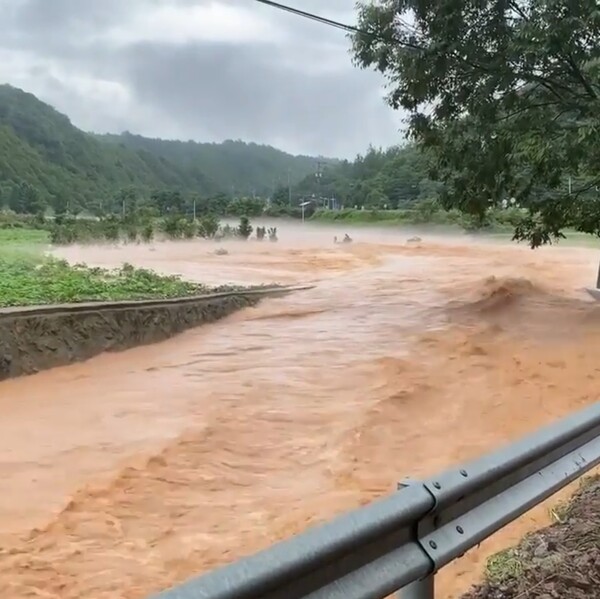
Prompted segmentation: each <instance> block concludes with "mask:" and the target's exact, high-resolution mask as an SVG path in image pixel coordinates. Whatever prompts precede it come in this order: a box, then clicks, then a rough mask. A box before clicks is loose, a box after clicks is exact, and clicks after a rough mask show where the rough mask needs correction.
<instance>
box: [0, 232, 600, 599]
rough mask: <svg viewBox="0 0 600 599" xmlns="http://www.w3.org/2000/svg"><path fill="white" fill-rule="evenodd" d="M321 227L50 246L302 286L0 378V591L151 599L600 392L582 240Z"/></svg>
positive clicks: (108, 261) (465, 579)
mask: <svg viewBox="0 0 600 599" xmlns="http://www.w3.org/2000/svg"><path fill="white" fill-rule="evenodd" d="M333 234H334V233H331V234H330V232H329V231H325V230H323V229H320V230H314V231H312V230H310V229H308V228H306V229H305V230H304V231H303V234H302V235H300V234H299V233H298V230H297V229H294V228H290V229H289V230H288V231H287V233H286V229H285V227H281V228H280V237H281V238H282V239H283V240H284V241H282V242H281V243H279V244H269V243H263V244H258V243H248V244H231V245H230V246H229V247H228V251H229V254H228V255H226V256H217V255H215V254H214V246H213V245H210V244H206V243H203V242H200V241H196V242H182V243H176V244H173V243H170V244H169V243H164V244H161V243H157V244H155V245H154V247H152V248H150V247H146V246H132V247H127V248H119V249H116V248H69V249H66V250H63V251H62V255H64V256H65V257H66V258H67V259H69V260H72V261H83V262H87V263H89V264H94V265H100V266H109V265H119V264H120V263H122V262H124V261H127V262H130V263H133V264H135V265H140V266H146V267H149V268H154V269H156V270H160V271H163V272H173V273H179V274H182V275H184V276H186V277H187V278H190V279H195V280H198V281H202V282H207V283H228V282H244V283H259V282H260V283H273V282H279V283H314V284H315V288H314V289H311V290H309V291H303V292H299V293H296V294H293V295H290V296H288V297H285V298H279V299H269V300H265V301H263V302H262V303H261V304H260V305H259V306H258V307H256V308H252V309H247V310H245V311H242V312H239V313H237V314H235V315H233V316H231V317H229V318H227V319H225V320H222V321H220V322H218V323H215V324H212V325H209V326H206V327H201V328H198V329H194V330H191V331H188V332H186V333H184V334H182V335H179V336H177V337H175V338H173V339H171V340H169V341H166V342H163V343H159V344H156V345H152V346H148V347H142V348H136V349H132V350H128V351H125V352H122V353H119V354H110V355H103V356H99V357H97V358H94V359H92V360H90V361H88V362H86V363H83V364H76V365H73V366H69V367H64V368H58V369H55V370H52V371H47V372H42V373H40V374H37V375H35V376H30V377H25V378H22V379H17V380H12V381H5V382H2V383H0V452H1V453H0V456H1V461H0V531H1V532H0V591H1V592H2V595H3V597H7V598H15V599H16V598H25V597H45V598H50V597H51V598H59V597H60V598H61V599H75V598H77V599H80V598H81V599H83V598H86V599H88V598H91V597H93V598H94V599H104V598H106V599H108V598H111V599H116V598H126V599H141V598H144V597H146V596H147V595H149V594H151V593H153V592H156V591H159V590H161V589H163V588H166V587H168V586H170V585H172V584H174V583H177V582H181V581H183V580H184V579H186V578H188V577H189V576H191V575H193V574H196V573H199V572H202V571H205V570H206V569H208V568H212V567H214V566H216V565H219V564H223V563H226V562H228V561H230V560H233V559H235V558H237V557H240V556H243V555H246V554H248V553H252V552H254V551H256V550H258V549H261V548H263V547H265V546H267V545H269V544H270V543H272V542H273V541H276V540H279V539H282V538H285V537H288V536H290V535H291V534H294V533H296V532H299V531H301V530H303V529H305V528H306V527H307V526H308V525H310V524H313V523H317V522H321V521H323V520H326V519H328V518H330V517H332V516H334V515H336V514H339V513H340V512H343V511H345V510H348V509H351V508H354V507H357V506H359V505H361V504H364V503H366V502H368V501H370V500H372V499H374V498H376V497H380V496H382V495H385V494H387V493H390V492H392V491H393V490H394V488H395V484H396V482H397V481H399V480H401V479H403V478H405V477H423V476H425V475H428V474H433V473H435V472H436V471H438V470H441V469H443V468H445V467H447V466H450V465H452V464H454V463H456V462H459V461H463V460H466V459H469V458H472V457H476V456H478V455H480V454H481V453H482V452H485V451H488V450H491V449H493V448H496V447H498V446H500V445H502V444H504V443H506V442H508V441H510V440H513V439H515V438H517V437H519V436H521V435H523V434H525V433H527V432H530V431H532V430H535V429H536V428H537V427H539V426H540V425H542V424H545V423H547V422H550V421H553V420H555V419H556V418H559V417H561V416H563V415H565V414H567V413H569V412H571V411H573V410H575V409H578V408H580V407H583V406H585V405H587V404H589V403H592V402H593V401H595V400H596V398H597V383H596V382H595V381H597V377H598V376H599V375H600V364H599V363H598V360H597V355H598V349H599V348H600V304H595V303H593V302H591V300H588V298H587V297H586V296H585V294H584V293H583V292H582V291H581V288H582V287H583V286H584V285H586V284H590V283H591V282H593V281H594V280H595V273H596V267H597V258H598V257H597V255H596V253H595V252H594V251H592V250H586V249H573V248H546V249H542V250H539V251H536V252H532V251H530V250H528V249H527V248H523V247H516V246H503V245H499V244H491V243H483V242H479V243H477V244H476V243H475V242H472V241H468V240H467V239H466V238H458V239H443V238H435V237H429V238H428V237H425V238H424V240H423V241H422V242H421V243H420V244H417V245H411V244H407V243H406V242H405V239H406V235H403V236H401V235H399V234H397V233H396V234H394V233H391V232H381V231H380V232H372V231H367V230H362V229H361V230H360V231H358V232H357V233H356V234H355V238H356V239H357V242H356V243H354V244H352V245H351V246H333V245H332V243H331V239H332V238H333ZM338 234H339V232H338ZM547 522H548V516H547V509H546V508H545V507H540V508H537V509H536V510H534V511H533V512H532V513H530V514H528V515H527V516H526V517H524V518H522V519H521V520H519V521H518V522H516V523H514V524H513V525H511V526H510V527H508V528H506V529H505V530H503V531H502V532H501V533H499V534H498V535H496V536H495V537H493V538H492V539H490V540H489V541H487V542H486V543H484V544H483V545H482V546H481V547H480V548H479V549H478V550H475V551H472V552H470V553H469V554H467V555H466V556H465V557H464V558H463V559H461V560H459V561H458V562H456V563H454V564H452V565H451V566H449V567H447V568H446V569H444V571H443V572H442V573H441V574H440V575H439V578H438V591H437V596H438V597H440V598H441V597H444V598H445V597H457V596H459V595H460V592H462V591H464V590H466V589H467V588H468V587H469V585H470V584H471V583H473V582H475V581H477V580H478V579H479V577H480V576H481V573H482V569H483V565H484V563H485V558H486V556H488V555H489V554H490V553H492V552H494V551H496V550H498V549H500V548H503V547H504V546H505V545H507V544H509V543H511V542H513V541H515V540H516V539H518V538H519V537H520V536H521V535H522V534H523V533H524V532H525V531H527V530H529V529H531V528H535V527H536V526H540V525H544V524H546V523H547Z"/></svg>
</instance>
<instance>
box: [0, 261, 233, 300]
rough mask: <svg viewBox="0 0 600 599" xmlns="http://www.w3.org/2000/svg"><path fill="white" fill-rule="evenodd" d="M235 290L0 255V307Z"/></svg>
mask: <svg viewBox="0 0 600 599" xmlns="http://www.w3.org/2000/svg"><path fill="white" fill-rule="evenodd" d="M234 289H239V287H231V286H227V287H219V288H210V287H207V286H205V285H200V284H198V283H192V282H189V281H184V280H182V279H181V278H180V277H177V276H163V275H159V274H157V273H155V272H153V271H151V270H147V269H144V268H134V267H133V266H131V265H130V264H124V265H123V266H122V267H121V268H117V269H111V270H108V269H104V268H92V267H89V266H86V265H85V264H75V265H70V264H68V263H67V262H66V261H64V260H57V259H55V258H49V257H43V256H41V255H40V254H35V253H33V252H32V253H25V252H10V253H8V254H7V253H6V252H3V253H0V307H10V306H31V305H45V304H66V303H73V302H88V301H120V300H145V299H168V298H176V297H186V296H193V295H201V294H204V293H210V292H216V291H228V290H234Z"/></svg>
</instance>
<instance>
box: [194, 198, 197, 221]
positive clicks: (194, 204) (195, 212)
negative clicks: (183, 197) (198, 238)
mask: <svg viewBox="0 0 600 599" xmlns="http://www.w3.org/2000/svg"><path fill="white" fill-rule="evenodd" d="M193 210H194V221H195V220H196V198H194V202H193Z"/></svg>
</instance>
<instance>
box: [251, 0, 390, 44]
mask: <svg viewBox="0 0 600 599" xmlns="http://www.w3.org/2000/svg"><path fill="white" fill-rule="evenodd" d="M256 2H260V4H264V5H266V6H270V7H272V8H277V9H278V10H283V11H285V12H289V13H291V14H293V15H296V16H299V17H304V18H305V19H310V20H311V21H316V22H317V23H322V24H323V25H329V26H330V27H335V28H337V29H342V30H343V31H347V32H348V33H361V34H363V35H369V36H371V37H375V38H379V36H378V35H376V34H374V33H370V32H369V31H365V30H364V29H360V28H359V27H354V26H353V25H348V24H346V23H340V22H339V21H334V20H333V19H328V18H326V17H321V16H320V15H315V14H314V13H310V12H306V11H304V10H300V9H299V8H294V7H293V6H287V5H285V4H281V3H279V2H273V0H256Z"/></svg>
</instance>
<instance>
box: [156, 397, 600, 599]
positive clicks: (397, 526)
mask: <svg viewBox="0 0 600 599" xmlns="http://www.w3.org/2000/svg"><path fill="white" fill-rule="evenodd" d="M598 463H600V404H594V405H593V406H591V407H588V408H586V409H584V410H582V411H580V412H577V413H575V414H572V415H570V416H569V417H567V418H565V419H564V420H561V421H559V422H557V423H555V424H553V425H551V426H548V427H545V428H543V429H541V430H540V431H538V432H536V433H534V434H532V435H530V436H528V437H526V438H524V439H522V440H520V441H518V442H516V443H513V444H511V445H509V446H507V447H505V448H503V449H501V450H499V451H496V452H494V453H491V454H489V455H486V456H484V457H482V458H479V459H477V460H474V461H472V462H469V463H466V464H464V465H461V466H459V467H457V468H452V469H450V470H447V471H446V472H444V473H442V474H440V475H438V476H434V477H432V478H429V479H426V480H422V481H405V482H403V483H400V484H399V485H398V489H397V491H396V492H395V493H393V494H392V495H391V496H389V497H386V498H384V499H381V500H378V501H375V502H373V503H371V504H369V505H367V506H365V507H362V508H360V509H357V510H355V511H352V512H350V513H348V514H345V515H343V516H340V517H338V518H336V519H335V520H332V521H331V522H329V523H327V524H323V525H320V526H316V527H314V528H311V529H309V530H307V531H306V532H304V533H302V534H299V535H297V536H295V537H293V538H291V539H289V540H286V541H282V542H280V543H277V544H275V545H273V546H272V547H270V548H268V549H266V550H264V551H261V552H260V553H257V554H255V555H253V556H250V557H247V558H244V559H241V560H239V561H237V562H234V563H232V564H230V565H227V566H224V567H222V568H219V569H217V570H214V571H212V572H209V573H208V574H205V575H203V576H200V577H197V578H194V579H192V580H190V581H188V582H186V583H184V584H182V585H180V586H178V587H175V588H173V589H170V590H167V591H164V592H163V593H160V594H159V595H156V596H155V599H300V598H303V599H384V598H385V597H388V596H389V595H390V594H392V593H394V592H396V591H401V596H402V597H403V598H404V599H433V595H434V575H435V573H436V572H437V571H438V570H440V569H441V568H443V567H444V566H445V565H446V564H448V563H450V562H451V561H453V560H455V559H457V558H458V557H460V556H461V555H463V554H464V553H465V552H466V551H468V550H469V549H471V548H473V547H475V546H476V545H478V544H479V543H480V542H481V541H483V540H484V539H486V538H487V537H489V536H490V535H491V534H493V533H494V532H496V531H497V530H499V529H500V528H502V527H504V526H505V525H506V524H508V523H509V522H511V521H513V520H514V519H516V518H517V517H519V516H521V515H522V514H524V513H525V512H527V511H528V510H529V509H531V508H532V507H534V506H535V505H537V504H538V503H540V502H542V501H543V500H545V499H547V498H548V497H550V496H551V495H553V494H554V493H555V492H556V491H558V490H559V489H561V488H562V487H564V486H566V485H567V484H569V483H570V482H572V481H574V480H575V479H577V478H578V477H580V476H581V475H582V474H584V473H585V472H587V471H588V470H590V469H591V468H593V467H594V466H596V465H597V464H598Z"/></svg>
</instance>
